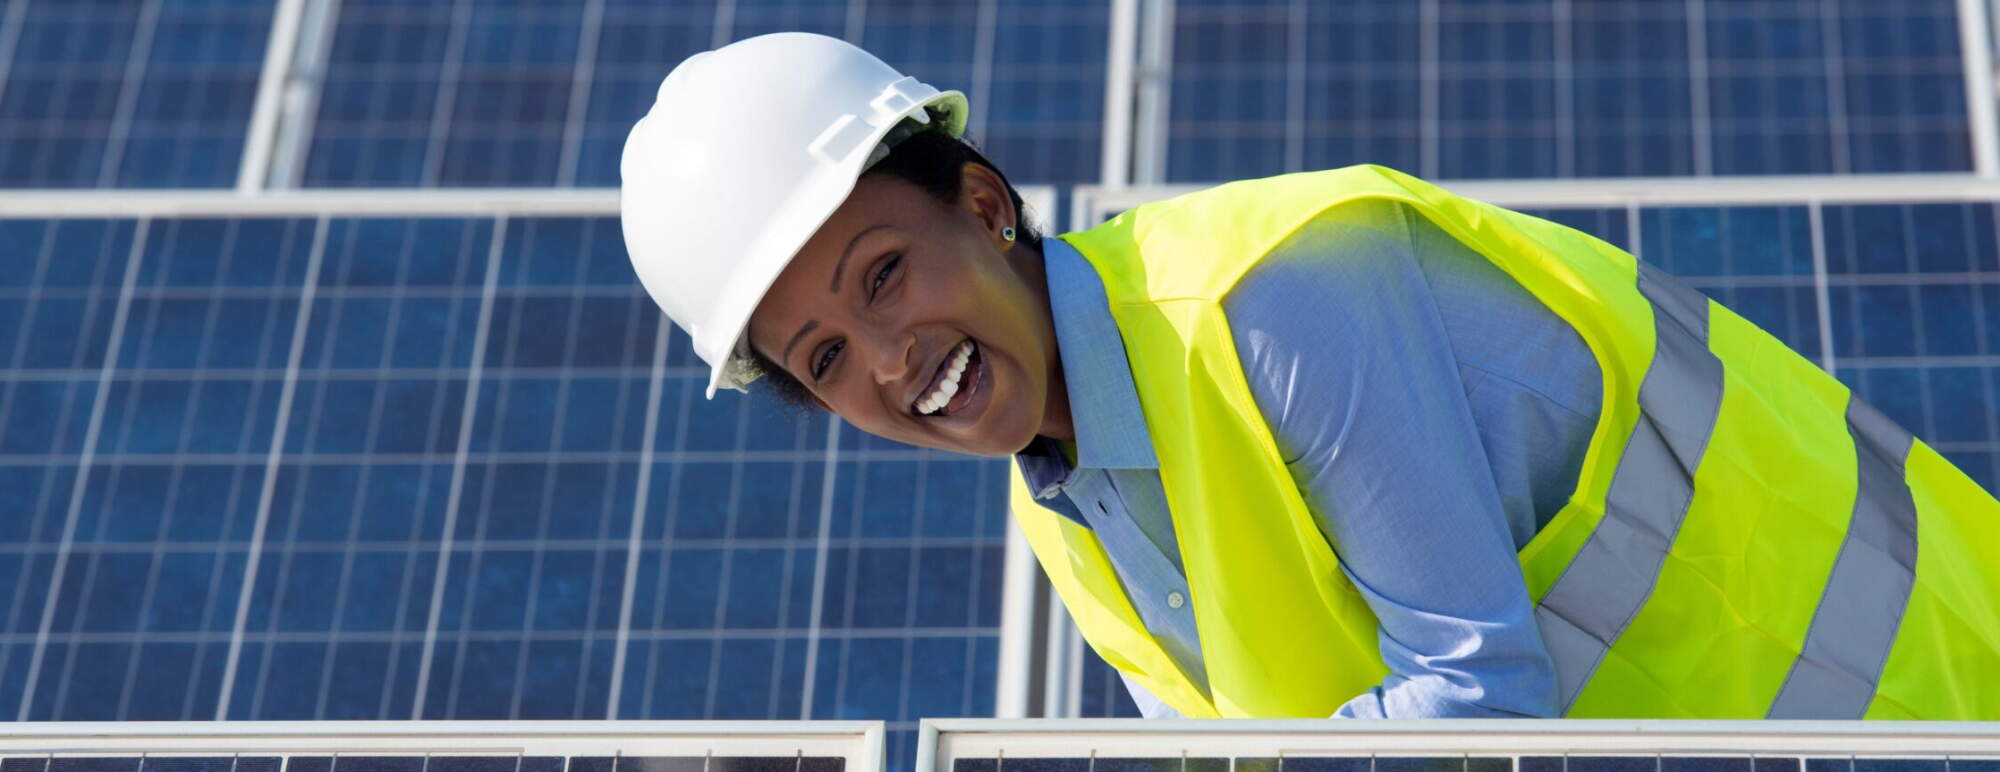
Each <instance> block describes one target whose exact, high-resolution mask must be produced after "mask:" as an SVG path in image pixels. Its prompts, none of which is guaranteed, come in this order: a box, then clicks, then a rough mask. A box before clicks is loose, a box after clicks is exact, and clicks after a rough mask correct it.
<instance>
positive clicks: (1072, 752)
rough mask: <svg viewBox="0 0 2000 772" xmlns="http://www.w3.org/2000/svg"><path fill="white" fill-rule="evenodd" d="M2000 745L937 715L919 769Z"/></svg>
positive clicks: (1983, 737) (1851, 737) (1636, 725)
mask: <svg viewBox="0 0 2000 772" xmlns="http://www.w3.org/2000/svg"><path fill="white" fill-rule="evenodd" d="M1667 753H1671V754H1675V755H1693V756H1750V755H1755V756H1791V757H1838V758H1857V757H1869V756H1887V755H1897V756H1905V757H1907V756H1912V755H1915V756H1923V757H1953V758H1962V757H1965V756H1979V757H2000V723H1995V722H1969V721H1968V722H1946V721H1939V722H1915V721H1912V722H1883V721H1869V722H1862V721H1661V720H1589V719H1565V720H1556V721H1551V720H1547V719H1427V720H1416V721H1407V720H1405V721H1339V720H1325V719H1289V720H1251V719H1245V720H1236V721H1203V720H1189V719H1175V720H1146V719H1080V720H1077V719H1072V720H1049V719H1039V720H1035V719H1030V720H1006V719H932V720H926V721H924V722H923V723H922V724H921V726H920V727H919V728H918V735H917V763H916V770H917V772H950V770H951V764H952V762H953V761H954V760H956V759H961V758H967V759H991V758H999V757H1002V756H1004V757H1007V758H1049V757H1069V758H1086V757H1088V758H1097V757H1100V756H1103V757H1140V758H1173V757H1176V756H1178V757H1183V758H1189V757H1210V758H1213V757H1238V756H1264V757H1272V756H1277V757H1286V756H1291V757H1299V756H1336V755H1338V756H1369V757H1373V756H1459V755H1479V756H1572V755H1585V754H1588V755H1613V756H1616V755H1627V756H1632V755H1636V756H1657V755H1660V754H1667Z"/></svg>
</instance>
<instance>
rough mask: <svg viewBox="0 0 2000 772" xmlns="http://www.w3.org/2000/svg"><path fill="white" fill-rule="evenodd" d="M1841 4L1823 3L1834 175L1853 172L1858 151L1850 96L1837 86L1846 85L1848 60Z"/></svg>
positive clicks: (1822, 53)
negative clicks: (1843, 48)
mask: <svg viewBox="0 0 2000 772" xmlns="http://www.w3.org/2000/svg"><path fill="white" fill-rule="evenodd" d="M1840 2H1841V0H1820V6H1821V8H1820V17H1819V25H1820V39H1821V40H1822V41H1823V43H1822V45H1821V47H1820V60H1821V61H1822V62H1824V63H1825V64H1824V66H1825V67H1826V82H1827V89H1826V100H1827V110H1826V113H1827V127H1828V133H1829V135H1830V136H1829V143H1828V144H1829V145H1831V147H1832V150H1833V173H1835V174H1845V173H1847V172H1849V171H1851V166H1852V163H1851V161H1850V159H1851V158H1852V157H1853V153H1854V148H1853V144H1852V142H1851V141H1850V139H1849V134H1848V130H1847V94H1846V90H1845V89H1843V88H1840V87H1839V86H1838V85H1836V84H1842V83H1845V82H1846V78H1845V77H1844V76H1845V72H1843V69H1844V67H1845V62H1846V59H1845V58H1843V57H1842V56H1841V55H1840V52H1841V48H1840V46H1841V34H1840V26H1841V21H1842V19H1841V10H1840Z"/></svg>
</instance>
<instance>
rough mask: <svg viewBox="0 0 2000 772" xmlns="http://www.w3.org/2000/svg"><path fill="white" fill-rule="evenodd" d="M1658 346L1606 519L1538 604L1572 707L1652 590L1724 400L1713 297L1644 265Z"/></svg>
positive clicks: (1642, 278) (1565, 702)
mask: <svg viewBox="0 0 2000 772" xmlns="http://www.w3.org/2000/svg"><path fill="white" fill-rule="evenodd" d="M1639 292H1640V293H1641V294H1643V295H1645V296H1646V299H1647V300H1649V301H1651V302H1652V306H1653V329H1654V333H1655V338H1656V341H1657V342H1656V343H1655V346H1654V350H1653V361H1652V363H1651V364H1650V365H1648V367H1647V369H1646V378H1645V380H1643V381H1641V382H1640V383H1639V412H1640V415H1639V420H1638V422H1637V424H1636V425H1634V426H1633V427H1632V437H1631V439H1630V440H1628V441H1627V442H1626V445H1625V453H1624V455H1623V456H1621V457H1620V458H1619V460H1618V470H1617V471H1616V472H1615V473H1614V474H1613V476H1612V478H1611V489H1610V491H1609V493H1608V495H1607V496H1606V499H1605V504H1604V518H1603V519H1602V520H1600V521H1599V522H1598V524H1597V529H1596V530H1595V531H1592V532H1591V534H1590V538H1589V540H1587V541H1585V542H1584V544H1583V548H1582V549H1581V550H1579V551H1578V552H1577V554H1576V557H1575V558H1573V559H1572V560H1571V561H1570V564H1569V566H1568V567H1566V568H1564V569H1563V573H1562V576H1560V577H1557V579H1556V582H1555V584H1554V585H1553V586H1551V587H1550V588H1549V591H1548V594H1547V595H1545V596H1543V597H1542V602H1541V605H1539V606H1536V607H1535V621H1536V622H1537V623H1538V624H1539V625H1540V627H1541V630H1542V641H1543V643H1545V644H1546V645H1547V646H1548V650H1549V655H1550V656H1551V657H1552V658H1553V659H1554V661H1555V668H1556V681H1557V685H1558V687H1559V688H1560V691H1559V693H1558V694H1559V698H1560V700H1561V701H1560V703H1558V704H1559V706H1560V707H1561V710H1562V712H1563V713H1567V712H1569V709H1570V706H1571V705H1572V704H1573V703H1575V701H1576V696H1577V694H1578V692H1581V691H1582V690H1583V685H1584V683H1585V682H1587V681H1589V680H1590V675H1591V673H1592V672H1594V671H1596V669H1597V665H1598V663H1599V662H1600V661H1602V660H1603V659H1604V654H1605V652H1606V651H1608V650H1609V649H1610V648H1611V643H1612V642H1613V641H1616V640H1618V635H1619V634H1620V633H1622V632H1624V631H1625V626H1626V625H1627V624H1630V623H1631V621H1632V617H1633V616H1635V615H1637V614H1638V613H1639V608H1640V607H1641V606H1643V605H1645V603H1646V598H1647V597H1648V596H1650V595H1652V593H1653V585H1654V583H1655V582H1656V581H1658V579H1659V575H1660V565H1661V564H1662V563H1663V562H1665V561H1666V558H1667V550H1668V548H1669V547H1670V546H1671V545H1672V544H1673V542H1674V535H1675V534H1676V533H1677V532H1679V531H1680V527H1681V520H1682V518H1684V517H1685V516H1686V515H1687V508H1688V503H1689V501H1690V500H1691V499H1693V498H1694V471H1695V469H1696V467H1698V466H1700V464H1701V455H1702V452H1703V450H1704V449H1705V448H1706V447H1707V446H1708V438H1709V433H1710V431H1711V430H1712V429H1713V428H1714V426H1715V416H1716V411H1718V410H1719V409H1721V407H1722V362H1721V361H1720V360H1718V359H1716V358H1715V355H1714V354H1711V353H1709V350H1708V298H1706V297H1704V296H1702V295H1701V294H1700V293H1698V292H1695V291H1694V290H1692V289H1689V288H1687V287H1686V286H1683V285H1682V284H1680V282H1679V281H1678V280H1676V279H1674V278H1673V277H1670V276H1667V275H1665V274H1663V273H1661V272H1659V271H1658V270H1657V269H1655V268H1653V267H1652V266H1649V265H1646V264H1644V263H1641V264H1639Z"/></svg>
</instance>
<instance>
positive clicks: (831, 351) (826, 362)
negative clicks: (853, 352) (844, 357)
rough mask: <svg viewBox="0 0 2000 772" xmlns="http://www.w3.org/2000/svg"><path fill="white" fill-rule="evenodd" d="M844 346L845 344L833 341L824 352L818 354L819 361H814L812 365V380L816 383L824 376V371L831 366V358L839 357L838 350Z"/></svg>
mask: <svg viewBox="0 0 2000 772" xmlns="http://www.w3.org/2000/svg"><path fill="white" fill-rule="evenodd" d="M845 345H846V344H845V343H842V342H840V341H834V342H833V344H832V345H829V346H827V347H826V350H825V351H821V352H820V353H819V359H817V360H815V361H814V362H813V365H812V371H813V380H815V381H817V380H819V379H820V378H821V377H823V376H825V375H826V369H827V368H829V367H832V366H833V358H834V357H836V356H839V355H840V349H841V348H842V347H844V346H845Z"/></svg>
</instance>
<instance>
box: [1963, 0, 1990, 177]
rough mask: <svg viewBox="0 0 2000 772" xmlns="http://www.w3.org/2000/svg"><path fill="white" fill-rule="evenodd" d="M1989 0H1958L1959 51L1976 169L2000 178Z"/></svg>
mask: <svg viewBox="0 0 2000 772" xmlns="http://www.w3.org/2000/svg"><path fill="white" fill-rule="evenodd" d="M1988 2H1989V0H1958V40H1959V52H1960V54H1961V58H1962V59H1963V60H1964V63H1965V114H1966V118H1967V119H1968V120H1970V121H1971V122H1972V127H1971V128H1972V169H1973V173H1975V174H1978V175H1979V176H1981V177H1986V178H1994V177H2000V119H1996V117H1995V108H1996V105H1995V103H1994V102H1995V97H1996V94H1995V93H1994V90H1993V34H1992V33H1993V27H1992V23H1991V20H1990V19H1989V18H1988V17H1989V14H1990V11H1991V9H1990V8H1988V7H1987V3H1988Z"/></svg>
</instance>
